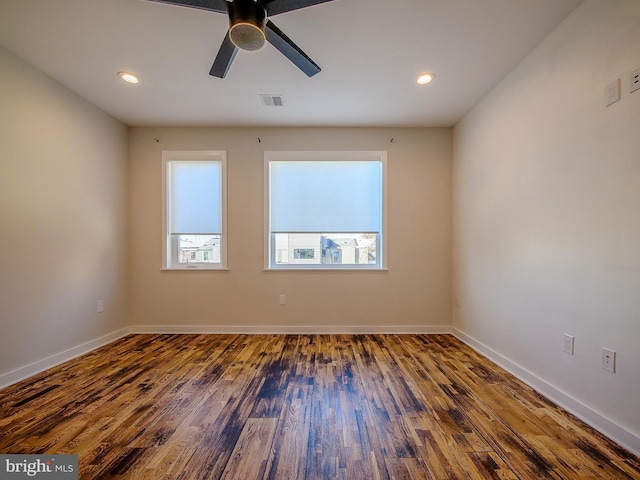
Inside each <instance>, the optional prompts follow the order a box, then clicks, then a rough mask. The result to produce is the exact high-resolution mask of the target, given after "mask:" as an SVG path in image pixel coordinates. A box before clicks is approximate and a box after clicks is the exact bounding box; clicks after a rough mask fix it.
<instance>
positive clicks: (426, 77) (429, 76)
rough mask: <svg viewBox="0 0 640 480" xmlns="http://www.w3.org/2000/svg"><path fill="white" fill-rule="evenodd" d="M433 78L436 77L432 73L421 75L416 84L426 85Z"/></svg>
mask: <svg viewBox="0 0 640 480" xmlns="http://www.w3.org/2000/svg"><path fill="white" fill-rule="evenodd" d="M434 78H436V76H435V75H434V74H433V73H430V72H426V73H421V74H420V76H419V77H418V79H417V80H416V82H418V83H419V84H420V85H426V84H427V83H431V82H433V79H434Z"/></svg>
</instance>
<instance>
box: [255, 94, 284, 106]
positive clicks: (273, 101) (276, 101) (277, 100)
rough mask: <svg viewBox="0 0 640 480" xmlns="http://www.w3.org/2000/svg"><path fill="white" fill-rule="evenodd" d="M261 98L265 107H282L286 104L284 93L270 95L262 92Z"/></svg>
mask: <svg viewBox="0 0 640 480" xmlns="http://www.w3.org/2000/svg"><path fill="white" fill-rule="evenodd" d="M260 99H261V100H262V104H263V105H264V106H265V107H282V106H284V104H283V103H282V95H269V94H265V93H262V94H260Z"/></svg>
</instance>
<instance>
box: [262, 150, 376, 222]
mask: <svg viewBox="0 0 640 480" xmlns="http://www.w3.org/2000/svg"><path fill="white" fill-rule="evenodd" d="M269 195H270V199H269V200H270V212H271V218H270V222H271V232H273V233H284V232H289V233H294V232H325V233H374V232H375V233H379V232H380V231H381V229H382V162H381V161H271V162H269Z"/></svg>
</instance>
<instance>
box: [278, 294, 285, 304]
mask: <svg viewBox="0 0 640 480" xmlns="http://www.w3.org/2000/svg"><path fill="white" fill-rule="evenodd" d="M278 301H279V303H280V305H285V304H286V303H287V297H286V295H280V298H279V299H278Z"/></svg>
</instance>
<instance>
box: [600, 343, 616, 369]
mask: <svg viewBox="0 0 640 480" xmlns="http://www.w3.org/2000/svg"><path fill="white" fill-rule="evenodd" d="M602 368H603V369H605V370H606V371H608V372H611V373H616V352H615V351H613V350H609V349H608V348H604V347H603V348H602Z"/></svg>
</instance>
